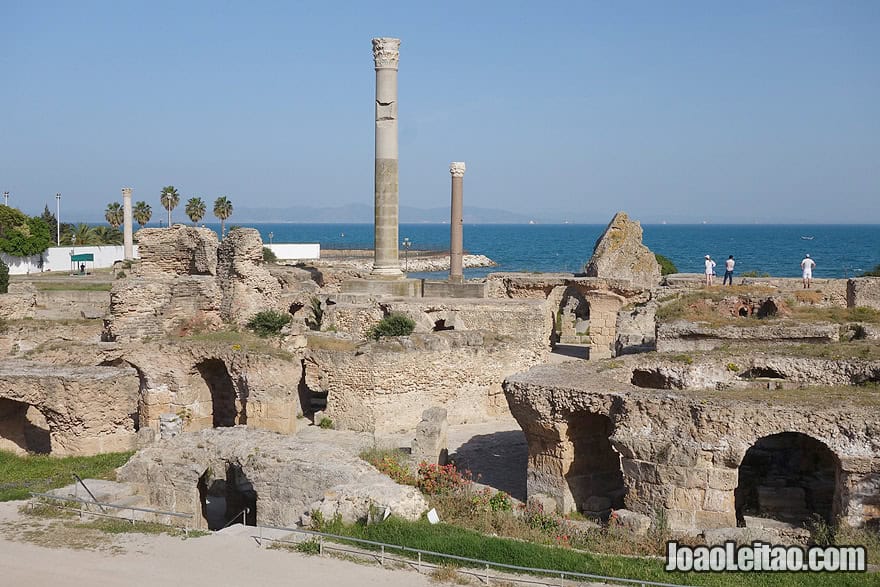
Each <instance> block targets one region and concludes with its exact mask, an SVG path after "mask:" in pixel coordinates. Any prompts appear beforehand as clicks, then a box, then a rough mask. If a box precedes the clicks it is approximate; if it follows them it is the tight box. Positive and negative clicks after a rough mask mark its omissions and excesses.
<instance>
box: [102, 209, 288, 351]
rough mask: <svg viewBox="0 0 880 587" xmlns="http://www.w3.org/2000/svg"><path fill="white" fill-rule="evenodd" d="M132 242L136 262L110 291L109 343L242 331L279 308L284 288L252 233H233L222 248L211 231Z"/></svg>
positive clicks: (182, 230)
mask: <svg viewBox="0 0 880 587" xmlns="http://www.w3.org/2000/svg"><path fill="white" fill-rule="evenodd" d="M137 237H138V241H139V243H140V261H138V262H136V263H135V264H134V265H133V267H132V276H131V277H128V278H127V279H123V280H119V281H117V282H116V283H115V284H114V286H113V290H112V291H111V293H110V311H109V318H108V320H107V329H106V333H105V339H106V340H111V341H114V340H115V341H120V342H124V341H132V340H139V339H143V338H144V337H158V336H164V335H166V334H168V333H171V332H177V333H180V334H186V333H188V332H191V331H205V330H217V329H219V328H220V327H221V326H222V325H223V324H224V323H232V324H239V325H242V324H244V323H245V322H247V320H248V319H250V318H251V317H252V316H253V315H254V314H255V313H257V312H258V311H260V310H265V309H269V308H274V307H276V306H278V305H279V303H280V298H281V286H280V285H279V282H278V279H276V278H275V277H273V276H272V275H271V274H270V273H269V271H268V269H266V267H265V266H264V264H263V241H262V240H261V239H260V234H259V232H258V231H257V230H255V229H252V228H241V229H237V230H233V231H230V232H229V234H228V235H227V236H226V238H225V239H224V240H223V243H222V244H219V243H218V241H217V234H216V233H215V232H214V231H213V230H210V229H207V228H193V227H189V226H183V225H175V226H174V227H173V228H171V229H165V228H143V229H141V230H139V231H138V232H137Z"/></svg>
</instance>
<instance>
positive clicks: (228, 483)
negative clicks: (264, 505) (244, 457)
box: [196, 463, 257, 530]
mask: <svg viewBox="0 0 880 587" xmlns="http://www.w3.org/2000/svg"><path fill="white" fill-rule="evenodd" d="M196 487H197V489H198V492H199V501H200V502H201V505H202V517H203V518H204V520H205V521H206V522H207V524H208V529H209V530H221V529H223V528H225V527H226V526H228V525H233V524H242V523H244V524H245V525H246V526H256V525H257V492H256V490H254V486H253V484H252V483H251V482H250V481H249V480H248V478H247V476H246V475H245V474H244V472H243V471H242V469H241V466H239V465H238V464H236V463H230V464H228V465H226V471H225V477H219V478H214V471H213V470H212V469H210V468H208V469H207V470H206V471H205V472H204V473H202V476H201V477H199V481H198V483H197V485H196ZM245 509H247V512H246V513H242V512H244V510H245Z"/></svg>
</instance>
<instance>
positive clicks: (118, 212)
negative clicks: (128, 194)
mask: <svg viewBox="0 0 880 587" xmlns="http://www.w3.org/2000/svg"><path fill="white" fill-rule="evenodd" d="M104 218H105V219H106V220H107V224H109V225H110V226H112V227H113V228H119V227H120V226H122V223H123V222H125V214H124V213H123V210H122V204H120V203H119V202H110V203H109V204H107V209H106V210H104Z"/></svg>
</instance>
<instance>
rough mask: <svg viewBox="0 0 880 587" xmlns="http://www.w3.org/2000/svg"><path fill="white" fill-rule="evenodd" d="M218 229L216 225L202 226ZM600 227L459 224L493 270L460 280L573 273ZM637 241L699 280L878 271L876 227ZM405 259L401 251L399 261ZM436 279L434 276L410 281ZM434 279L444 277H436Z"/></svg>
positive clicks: (442, 237)
mask: <svg viewBox="0 0 880 587" xmlns="http://www.w3.org/2000/svg"><path fill="white" fill-rule="evenodd" d="M230 224H233V225H237V226H247V227H251V228H256V229H257V230H259V231H260V233H261V235H262V237H263V241H264V242H266V243H268V242H269V240H270V238H269V237H270V234H271V236H272V238H271V240H272V242H275V243H315V242H317V243H320V245H321V248H322V249H343V250H346V249H372V247H373V225H372V224H296V223H286V224H267V223H259V224H248V223H241V224H237V223H235V222H230ZM208 226H209V227H213V228H215V229H219V225H212V224H208ZM605 226H606V225H604V224H601V225H600V224H465V225H464V248H465V251H466V252H468V253H472V254H482V255H486V256H487V257H489V258H490V259H492V260H493V261H495V262H496V263H498V266H497V267H486V268H475V269H466V270H465V277H466V278H476V277H483V276H485V275H486V274H488V273H491V272H493V271H541V272H556V271H562V272H571V273H579V272H581V271H582V270H583V267H584V264H585V263H586V262H587V261H588V260H589V258H590V255H591V254H592V252H593V247H594V245H595V243H596V240H597V239H598V238H599V237H600V236H601V235H602V232H603V231H604V230H605ZM642 229H643V232H644V234H643V241H644V243H645V245H647V246H648V248H650V249H651V250H652V251H653V252H655V253H660V254H661V255H664V256H666V257H668V258H669V259H671V260H672V262H673V263H675V266H676V267H677V268H678V270H679V272H681V273H702V272H703V267H704V265H703V261H704V258H705V256H706V255H711V256H712V258H713V259H715V260H716V262H717V263H718V269H717V270H716V271H718V273H719V274H721V273H723V267H724V260H726V259H727V257H728V256H729V255H733V256H734V259H735V260H736V273H735V274H736V275H740V274H742V273H745V272H756V273H758V274H760V275H763V274H769V275H772V276H775V277H799V276H800V274H801V270H800V262H801V260H802V259H803V258H804V255H806V254H809V255H810V256H811V257H812V258H813V259H814V260H815V262H816V267H815V269H814V270H813V276H814V277H827V278H840V277H853V276H855V275H858V274H860V273H862V272H864V271H867V270H870V269H872V268H874V267H875V266H877V265H878V264H880V225H876V224H859V225H843V224H817V225H806V224H796V225H792V224H780V225H769V224H760V225H736V224H715V225H713V224H646V225H643V226H642ZM399 235H400V240H401V241H403V240H404V238H406V239H408V240H409V242H410V243H412V244H411V249H410V250H448V249H449V225H448V224H401V225H400V229H399ZM408 254H409V253H408V252H407V251H406V250H404V249H403V248H401V253H400V257H401V260H404V259H405V257H406V256H407V255H408ZM411 275H413V276H414V277H427V278H430V277H437V276H438V274H431V273H419V274H411ZM439 275H445V272H444V273H441V274H439Z"/></svg>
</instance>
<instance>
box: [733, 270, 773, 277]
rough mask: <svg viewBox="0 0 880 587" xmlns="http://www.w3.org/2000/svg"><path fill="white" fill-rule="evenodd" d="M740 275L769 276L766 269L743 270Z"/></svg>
mask: <svg viewBox="0 0 880 587" xmlns="http://www.w3.org/2000/svg"><path fill="white" fill-rule="evenodd" d="M739 276H740V277H770V274H769V273H767V272H766V271H755V270H752V271H745V272H743V273H740V274H739Z"/></svg>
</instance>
